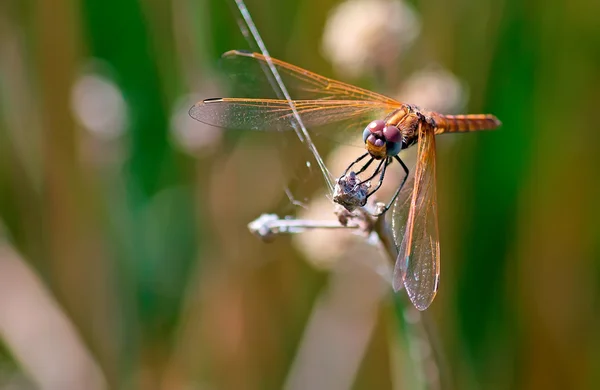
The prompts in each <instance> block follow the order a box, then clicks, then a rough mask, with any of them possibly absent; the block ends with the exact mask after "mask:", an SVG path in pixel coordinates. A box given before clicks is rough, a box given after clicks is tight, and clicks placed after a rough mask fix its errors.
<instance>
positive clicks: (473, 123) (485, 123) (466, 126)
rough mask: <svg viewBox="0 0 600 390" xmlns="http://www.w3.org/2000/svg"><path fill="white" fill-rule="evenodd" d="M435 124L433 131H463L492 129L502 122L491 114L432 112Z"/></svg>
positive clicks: (440, 132)
mask: <svg viewBox="0 0 600 390" xmlns="http://www.w3.org/2000/svg"><path fill="white" fill-rule="evenodd" d="M432 117H433V119H434V120H435V124H436V125H437V126H436V127H437V128H436V130H435V133H436V134H442V133H463V132H468V131H477V130H493V129H495V128H497V127H498V126H500V125H501V124H502V123H501V122H500V121H499V120H498V118H496V117H495V116H493V115H488V114H474V115H442V114H437V113H434V114H432Z"/></svg>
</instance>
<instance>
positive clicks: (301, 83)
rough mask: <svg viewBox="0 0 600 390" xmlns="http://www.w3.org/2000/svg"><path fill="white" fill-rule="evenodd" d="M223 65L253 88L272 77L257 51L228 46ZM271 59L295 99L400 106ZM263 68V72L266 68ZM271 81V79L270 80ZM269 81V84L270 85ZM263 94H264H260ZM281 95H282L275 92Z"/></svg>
mask: <svg viewBox="0 0 600 390" xmlns="http://www.w3.org/2000/svg"><path fill="white" fill-rule="evenodd" d="M223 62H224V67H225V69H226V70H227V72H228V73H230V75H231V76H232V77H234V79H235V81H236V82H239V83H249V84H250V85H249V87H250V89H252V90H256V89H257V88H256V86H257V85H256V83H260V82H262V83H263V84H264V81H266V80H268V78H269V77H272V74H271V72H270V71H269V70H268V62H267V60H266V58H265V57H264V56H263V55H262V54H260V53H251V52H247V51H240V50H231V51H228V52H226V53H225V54H223ZM271 62H272V63H273V65H274V66H275V68H276V69H277V71H278V73H279V74H280V75H281V78H282V81H283V83H284V84H285V86H286V88H287V89H288V90H289V92H290V96H291V97H292V99H295V100H322V99H327V100H359V101H371V102H378V103H381V104H383V105H389V106H399V105H400V103H399V102H398V101H396V100H394V99H392V98H389V97H387V96H384V95H381V94H379V93H376V92H372V91H369V90H366V89H363V88H359V87H356V86H354V85H350V84H346V83H343V82H341V81H337V80H333V79H330V78H327V77H324V76H321V75H318V74H316V73H314V72H311V71H309V70H306V69H302V68H300V67H298V66H295V65H292V64H288V63H287V62H284V61H281V60H278V59H275V58H272V57H271ZM265 71H266V72H265ZM269 82H270V83H271V81H269ZM271 87H272V85H270V88H271ZM262 97H264V96H262ZM278 98H279V99H283V96H278Z"/></svg>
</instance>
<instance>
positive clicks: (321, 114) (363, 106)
mask: <svg viewBox="0 0 600 390" xmlns="http://www.w3.org/2000/svg"><path fill="white" fill-rule="evenodd" d="M272 61H273V65H274V66H275V68H276V69H277V71H278V73H279V74H280V76H281V78H282V81H283V83H284V85H285V86H286V89H287V90H288V92H289V93H290V96H291V98H292V99H294V104H295V106H296V110H297V111H298V113H299V114H300V115H301V118H302V122H303V123H304V125H305V127H306V128H307V129H308V130H309V132H310V133H312V134H314V135H320V136H324V137H326V138H329V139H334V140H335V141H336V142H338V143H344V144H351V145H356V146H361V147H362V146H364V145H363V143H362V141H361V135H362V130H363V129H364V128H365V127H366V125H367V124H368V123H369V122H370V121H372V120H374V119H383V118H384V117H385V116H386V115H387V114H389V113H390V112H391V111H393V110H395V109H397V108H399V107H400V106H401V103H399V102H397V101H396V100H394V99H391V98H389V97H387V96H384V95H381V94H378V93H375V92H371V91H368V90H366V89H363V88H359V87H355V86H353V85H350V84H346V83H342V82H340V81H336V80H332V79H329V78H327V77H324V76H320V75H318V74H316V73H313V72H310V71H308V70H305V69H302V68H299V67H297V66H294V65H291V64H288V63H285V62H283V61H280V60H277V59H274V58H272ZM267 67H268V64H267V61H266V59H265V57H264V56H263V55H261V54H258V53H249V52H243V51H230V52H227V53H225V54H224V55H223V69H224V71H225V72H226V73H227V74H228V75H229V76H230V77H231V78H232V81H233V83H232V84H233V89H234V93H235V94H237V95H238V96H240V98H224V99H208V100H205V101H203V102H199V103H197V104H196V105H194V106H193V107H192V108H191V109H190V116H192V117H193V118H194V119H197V120H199V121H200V122H203V123H207V124H209V125H213V126H219V127H225V128H233V129H249V130H289V129H292V123H294V121H295V120H294V117H293V112H292V109H291V108H290V106H289V104H288V102H287V100H285V99H284V97H283V96H280V94H277V93H276V92H277V91H278V90H279V88H277V87H276V83H275V81H274V80H273V75H272V74H271V72H270V71H269V70H268V68H267ZM274 86H275V87H274ZM241 97H243V98H241ZM330 124H334V125H335V126H329V125H330Z"/></svg>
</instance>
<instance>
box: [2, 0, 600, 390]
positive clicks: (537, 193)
mask: <svg viewBox="0 0 600 390" xmlns="http://www.w3.org/2000/svg"><path fill="white" fill-rule="evenodd" d="M232 3H233V2H224V1H220V0H211V1H209V0H198V1H187V0H176V1H173V2H166V1H154V2H138V1H135V0H122V1H116V0H109V1H99V0H84V1H81V2H76V1H67V0H58V1H55V2H31V1H16V0H8V1H4V2H2V3H1V4H0V15H1V16H0V50H1V51H2V53H0V222H1V225H4V228H3V229H2V230H4V232H3V233H2V235H3V236H4V237H5V240H4V241H6V243H5V245H8V246H10V247H13V248H15V250H17V251H18V253H19V254H20V256H21V257H22V259H23V261H24V262H25V263H26V264H27V265H29V266H31V267H32V269H33V270H34V271H35V273H36V274H37V275H39V277H40V278H41V280H42V282H43V284H44V285H45V286H46V287H47V288H48V291H49V294H50V296H51V297H52V298H53V299H55V300H56V302H57V303H58V308H59V311H60V312H61V313H63V315H64V317H65V318H67V319H68V321H69V322H70V323H71V324H72V325H73V327H74V329H75V333H76V334H77V335H78V337H80V343H81V345H82V346H83V348H84V350H86V351H88V353H89V354H90V356H91V357H92V361H93V362H95V363H96V364H97V365H98V367H99V368H100V371H101V373H102V375H103V377H104V379H105V380H106V383H107V385H106V386H108V388H127V389H128V388H140V389H191V388H194V389H195V388H199V389H200V388H218V389H221V388H249V389H258V388H261V389H263V388H264V389H276V388H281V387H283V386H284V385H285V384H287V387H288V388H294V387H300V388H302V387H303V386H301V385H298V383H302V382H294V378H302V375H303V374H302V372H303V371H302V367H304V366H302V364H303V362H304V363H305V362H306V361H305V360H303V358H304V357H307V356H308V357H310V358H312V359H314V360H315V362H314V363H315V365H316V367H317V368H318V367H319V366H321V367H322V369H323V370H324V371H325V372H327V369H330V368H331V378H329V379H327V380H324V382H322V383H325V384H328V386H327V388H332V387H333V388H344V386H343V385H341V383H348V387H354V388H391V387H393V388H419V387H423V386H426V381H425V382H423V381H422V378H421V379H419V378H418V375H419V374H418V371H419V368H418V366H419V364H420V363H419V361H418V360H415V358H414V354H413V353H412V352H414V351H412V352H411V350H410V338H411V337H412V336H411V333H410V332H411V331H410V329H409V328H410V326H411V325H410V319H409V320H408V323H407V322H405V321H406V317H404V314H405V313H404V312H403V310H404V309H403V308H404V307H405V306H404V305H405V302H403V301H404V298H403V297H402V296H401V295H400V296H397V297H396V299H394V300H392V299H390V296H391V294H385V295H384V296H385V297H386V298H384V299H382V300H380V299H379V298H378V297H379V295H378V293H377V292H376V291H378V290H377V288H376V287H373V286H377V283H375V282H373V281H368V282H365V280H367V279H360V277H358V276H357V278H358V279H356V280H359V281H360V282H358V283H357V284H356V285H353V286H352V287H351V288H349V289H348V290H343V289H342V287H339V288H340V289H342V290H340V291H346V292H348V291H355V292H356V291H358V292H360V289H361V288H365V294H364V295H365V296H368V297H376V298H373V300H374V301H375V302H380V301H381V303H380V304H376V310H374V311H373V310H371V311H368V310H367V311H365V312H366V313H369V314H368V315H364V316H363V315H357V314H356V313H354V312H352V313H351V314H348V313H346V312H344V315H348V318H349V320H348V323H347V325H348V326H347V327H345V325H346V323H344V322H343V321H341V322H340V323H338V324H337V328H339V332H334V333H333V334H332V336H331V338H334V337H333V336H339V335H342V334H346V335H348V337H349V339H350V340H353V339H356V340H360V337H363V336H364V335H365V334H366V335H367V336H368V337H367V339H366V341H365V346H364V349H361V351H362V352H361V353H363V354H364V355H357V357H356V360H357V362H356V365H357V366H356V367H355V369H354V370H353V371H351V374H348V375H349V377H348V378H345V379H344V380H342V379H341V378H342V374H341V371H336V370H335V369H333V368H339V367H342V366H343V367H347V366H352V364H353V363H348V365H347V366H345V365H342V363H339V364H338V363H337V362H336V361H334V360H335V357H336V356H337V357H338V358H339V359H340V361H341V360H343V359H349V361H350V360H352V359H351V356H348V354H350V355H351V354H352V352H350V351H354V350H355V349H350V348H355V347H356V348H359V347H357V346H355V345H354V344H353V345H349V346H348V348H349V349H348V352H346V351H345V350H341V351H337V352H339V353H338V354H336V351H329V350H325V349H326V347H324V349H323V350H321V351H319V350H318V349H317V352H316V354H314V355H311V354H310V353H309V352H306V351H310V349H309V347H308V346H310V345H311V344H310V338H309V335H311V334H313V333H311V332H312V331H313V330H314V329H312V328H311V326H310V325H309V324H314V323H316V322H311V321H312V320H314V319H315V318H318V316H319V313H320V311H319V308H321V307H323V308H325V307H329V308H330V309H331V308H332V307H333V308H334V310H333V311H335V309H336V308H339V307H341V306H335V302H338V301H336V296H337V295H335V291H338V290H336V287H335V286H336V285H337V284H336V283H338V282H337V281H338V280H340V279H339V278H340V276H339V275H340V274H339V273H337V272H336V271H332V272H331V274H330V273H328V272H325V271H322V270H319V269H316V268H314V267H312V266H311V265H310V264H311V263H310V259H308V260H309V262H306V261H305V260H307V259H305V254H303V253H302V251H299V250H297V249H294V247H293V245H292V241H291V240H289V239H287V238H281V239H278V240H277V241H276V242H275V243H273V244H272V245H268V246H267V245H263V244H262V243H260V242H258V240H256V239H255V238H254V237H252V236H251V235H250V233H249V232H248V231H247V228H246V224H247V223H248V222H250V221H251V220H253V219H254V218H256V217H258V215H260V214H261V213H263V212H271V211H277V209H278V208H279V206H278V205H281V203H282V201H283V202H286V199H287V198H286V197H285V194H283V192H282V191H281V190H280V188H282V187H283V183H282V179H281V178H280V177H279V174H278V173H277V172H279V171H278V169H279V168H278V166H279V164H280V160H278V158H277V156H276V154H275V153H271V152H270V150H269V148H268V147H269V145H270V144H269V140H265V139H264V138H260V137H261V135H254V134H244V133H233V132H226V133H225V134H222V133H221V131H220V130H215V129H209V128H207V127H204V126H203V125H202V124H199V123H198V122H195V121H193V120H192V119H191V118H189V117H187V109H188V108H189V107H190V106H191V105H192V104H193V102H194V100H197V99H202V98H208V97H213V96H219V95H220V94H226V93H227V91H228V89H229V86H228V85H227V84H226V78H225V77H224V76H223V75H222V74H221V73H220V71H219V63H220V61H219V57H220V55H221V53H223V52H225V51H227V50H231V49H247V48H248V44H247V43H246V41H245V40H244V38H243V36H242V34H241V33H240V31H239V28H238V26H237V24H236V16H235V15H236V14H235V10H234V8H233V7H232ZM247 3H248V8H249V10H250V12H251V13H252V16H253V17H254V20H255V22H256V24H257V26H258V28H259V30H260V32H261V34H262V36H263V38H264V39H265V43H266V44H267V46H268V48H269V50H270V52H271V54H272V55H273V56H274V57H277V58H280V59H282V60H285V61H288V62H291V63H294V64H297V65H299V66H302V67H305V68H307V69H311V70H313V71H316V72H318V73H321V74H323V75H327V76H332V77H335V78H341V79H344V80H346V81H349V82H353V83H357V84H360V85H362V86H364V87H367V88H372V89H375V90H378V91H380V92H384V93H388V94H394V93H396V92H395V91H397V90H398V88H399V85H401V83H402V82H403V81H405V80H407V79H408V78H409V76H410V75H411V74H412V73H413V72H415V71H418V70H419V69H421V68H424V67H427V66H429V65H430V64H432V63H434V64H437V65H439V66H441V67H444V68H445V69H448V70H449V71H450V72H452V73H453V74H454V75H456V77H457V78H458V79H459V80H460V81H461V82H462V83H463V85H464V86H465V87H466V91H467V92H466V95H467V97H468V100H467V105H466V107H464V110H465V111H468V112H489V113H493V114H495V115H497V116H498V117H499V118H500V119H501V120H502V122H503V127H502V128H501V129H500V130H499V131H496V132H491V133H474V134H467V135H451V136H446V137H440V141H439V143H438V146H439V147H438V149H439V154H438V156H437V158H438V167H439V168H438V202H439V207H438V208H439V212H440V232H441V246H442V269H443V272H442V283H441V289H440V292H439V294H438V296H437V298H436V300H435V302H434V304H433V305H432V307H431V308H430V309H429V310H428V312H427V313H426V317H427V319H428V323H429V324H430V325H429V326H431V327H432V328H435V330H433V334H434V340H433V343H434V349H435V351H434V355H435V354H439V355H440V356H436V359H437V361H438V365H439V367H438V368H437V369H438V370H440V371H441V373H440V375H441V377H442V379H441V380H442V381H441V386H442V388H457V389H471V388H472V389H478V388H484V389H488V388H493V389H504V388H507V389H508V388H510V389H538V388H544V389H550V388H561V389H562V388H571V389H589V388H598V387H599V386H600V375H599V374H598V373H599V372H600V364H599V362H600V354H599V353H598V351H599V350H600V333H598V329H600V315H599V314H598V313H600V304H599V300H598V297H599V296H600V228H599V227H598V221H599V220H600V204H599V203H598V199H600V182H599V181H598V180H597V172H598V167H600V154H599V153H598V152H597V151H596V150H595V149H596V148H597V145H598V144H600V142H598V141H600V130H599V129H598V120H597V112H596V111H597V109H598V104H599V103H600V99H599V98H598V92H597V91H598V89H599V88H598V87H599V86H600V73H599V72H598V69H600V2H592V1H585V0H575V1H566V0H553V1H548V2H537V3H536V2H521V1H518V0H504V1H499V2H498V1H490V0H485V1H471V2H461V1H441V0H435V1H427V2H416V1H410V2H408V3H410V4H411V5H412V6H413V7H414V8H415V10H416V12H417V13H418V15H419V18H420V21H421V33H420V35H419V37H418V38H417V40H416V41H415V42H414V43H413V44H412V45H411V46H410V48H408V49H407V50H406V51H405V52H402V53H401V54H402V55H401V56H400V58H399V60H398V61H397V62H394V63H393V64H392V65H391V67H388V68H385V69H383V71H382V70H381V69H375V70H374V71H372V72H371V71H365V72H364V74H362V75H361V76H360V77H358V78H356V79H354V80H353V79H351V78H350V79H348V78H346V77H345V76H344V75H343V74H342V73H343V72H339V69H336V68H335V67H334V66H332V65H331V64H330V62H329V61H328V58H327V53H322V49H321V39H322V35H323V29H324V26H325V24H326V22H327V20H328V18H330V17H331V12H332V9H333V8H334V7H335V6H336V5H337V4H338V2H337V1H332V0H327V1H315V0H290V1H276V0H248V2H247ZM386 23H390V24H393V23H394V21H393V20H390V21H387V22H386ZM85 77H93V80H97V81H98V80H99V81H98V82H100V83H101V85H103V86H105V88H109V87H106V86H107V85H108V86H110V85H113V84H114V85H115V86H116V90H117V92H118V94H120V95H121V97H122V99H123V102H124V108H123V110H124V111H123V112H124V116H125V119H124V120H123V122H122V125H121V127H122V128H119V125H118V124H117V125H114V128H113V129H112V130H111V129H109V130H106V129H105V130H106V131H105V132H102V130H100V131H90V130H89V127H90V125H89V124H88V123H86V118H85V115H88V114H89V115H91V116H92V117H94V118H95V119H94V120H96V121H99V123H104V122H102V121H103V120H109V119H110V120H112V119H111V118H112V117H110V112H111V111H110V110H109V109H110V108H111V107H112V106H111V105H110V104H109V103H110V102H109V103H106V104H109V105H108V106H106V105H103V104H105V103H103V102H100V103H98V101H97V100H93V99H92V100H91V101H92V106H91V108H89V107H88V108H86V107H85V104H86V102H85V101H83V100H82V101H77V99H74V98H73V96H74V92H73V91H74V89H75V88H76V86H77V85H80V83H81V82H82V80H83V79H85ZM111 83H112V84H111ZM90 94H91V95H92V96H96V97H95V98H96V99H101V97H97V96H99V95H94V91H91V92H90ZM94 102H95V103H94ZM96 103H97V104H98V105H94V104H96ZM82 107H83V108H82ZM98 107H99V108H107V107H108V109H107V110H106V111H105V112H97V111H94V110H96V109H97V108H98ZM86 109H87V111H85V110H86ZM82 110H83V111H82ZM90 110H92V111H90ZM82 112H83V114H82ZM86 113H87V114H86ZM90 113H91V114H90ZM109 117H110V118H109ZM115 120H116V119H115ZM111 123H112V122H111ZM115 123H116V122H115ZM105 127H106V126H105ZM209 133H210V134H216V136H215V138H206V139H205V140H203V139H202V137H200V141H197V142H198V143H196V144H194V143H193V142H192V143H189V142H188V141H189V140H190V139H192V140H193V139H197V138H193V137H192V136H193V135H194V134H195V135H196V136H197V135H198V134H201V135H205V134H209ZM190 134H191V135H190ZM190 137H191V138H190ZM263 137H264V136H263ZM186 142H187V143H186ZM354 158H355V157H353V156H349V157H348V161H350V160H351V159H354ZM332 173H333V174H334V175H335V174H337V172H335V171H334V172H332ZM259 190H260V191H259ZM3 245H4V244H3ZM341 260H342V261H343V259H341ZM2 261H3V259H2V258H0V264H3V263H1V262H2ZM354 272H356V271H354ZM367 272H370V271H368V270H365V269H362V270H361V271H360V272H359V273H367ZM342 274H343V272H342ZM336 275H337V276H336ZM361 277H365V276H361ZM367 278H368V277H367ZM352 280H354V279H352ZM363 282H364V283H365V285H364V286H363V285H362V283H363ZM369 283H371V284H369ZM369 286H370V287H369ZM345 288H348V287H345ZM369 288H370V289H371V290H369ZM17 290H18V289H17ZM24 290H25V287H23V291H24ZM367 290H368V291H367ZM20 294H21V291H13V292H11V293H10V295H11V296H14V297H18V296H19V295H20ZM369 294H370V295H369ZM400 294H403V293H402V292H401V293H400ZM341 296H342V297H343V296H344V294H341ZM349 296H350V295H349ZM357 296H360V294H359V295H357ZM352 297H356V296H355V295H352ZM365 299H366V298H365ZM369 299H370V298H369ZM342 301H343V300H342ZM6 302H7V300H0V312H2V313H4V312H6V313H12V312H9V311H6V310H4V309H3V308H2V305H5V303H6ZM347 304H350V305H351V306H352V305H354V304H355V302H354V301H353V300H350V302H348V303H347ZM362 304H364V302H362V301H360V300H359V301H357V302H356V306H357V307H362V306H361V305H362ZM321 305H322V306H321ZM328 305H329V306H328ZM365 305H366V304H365ZM367 306H368V305H366V306H365V307H367ZM5 308H6V306H5ZM22 309H23V311H25V312H26V311H27V306H26V305H25V306H24V307H23V308H22ZM323 310H325V309H323ZM340 310H341V309H340ZM357 310H358V309H357ZM357 312H358V313H362V312H360V311H357ZM394 312H396V313H398V314H400V315H398V316H396V317H395V316H394V315H392V313H394ZM10 318H11V316H0V335H2V337H3V339H4V340H5V341H6V342H5V343H4V344H2V349H1V355H0V375H1V376H5V378H0V385H1V386H6V388H16V387H10V386H11V383H12V386H18V384H23V383H25V382H23V381H21V380H20V381H18V382H11V378H13V377H14V373H15V372H17V371H18V370H22V371H23V376H31V377H32V378H34V380H33V381H34V382H36V383H38V384H40V380H41V379H40V378H41V377H40V376H38V374H37V373H38V372H37V371H36V369H35V367H37V366H35V365H34V364H32V362H31V361H28V360H27V358H26V357H25V355H21V354H20V353H12V352H11V348H17V347H15V345H18V344H15V343H17V342H18V340H16V339H12V338H11V337H12V336H10V335H11V334H12V333H9V332H8V331H5V329H6V328H4V323H3V321H9V320H10ZM30 318H31V323H32V324H38V325H39V326H40V327H43V324H44V318H39V315H38V316H37V317H36V316H35V313H34V312H33V311H32V313H31V317H30ZM342 318H346V317H344V316H342ZM350 318H352V319H353V320H350ZM354 320H355V321H356V322H352V321H354ZM361 321H366V322H364V323H363V322H361ZM369 321H372V323H371V322H369ZM356 324H362V325H361V326H362V327H360V326H358V325H356ZM369 324H371V325H369ZM354 325H356V326H354ZM361 329H362V330H361ZM364 329H370V330H368V331H366V330H364ZM353 332H357V333H356V337H355V338H354V333H353ZM361 332H362V333H361ZM317 334H318V329H317ZM325 334H327V333H325ZM307 335H308V336H307ZM57 337H58V336H57ZM340 337H341V336H340ZM365 337H366V336H365ZM56 340H60V339H59V338H57V339H56ZM325 340H327V338H325ZM357 343H358V341H357ZM324 345H325V344H324ZM34 347H35V345H34V346H30V348H34ZM304 348H307V349H306V350H305V349H304ZM34 349H35V348H34ZM59 349H60V348H59ZM357 350H358V349H357ZM60 353H61V351H60V350H57V351H56V359H57V360H60ZM313 353H314V351H313ZM321 354H322V356H321ZM345 355H346V356H345ZM411 356H412V360H411ZM320 359H322V360H323V361H321V360H320ZM327 359H332V360H327ZM309 360H310V359H309ZM65 361H67V360H65ZM402 362H404V363H402ZM344 364H345V363H344ZM329 365H331V367H330V366H329ZM42 366H43V365H42ZM307 367H310V365H308V366H307ZM42 371H43V370H42ZM74 371H75V370H73V372H74ZM304 374H306V375H309V376H310V375H312V371H310V370H309V371H308V372H304ZM430 374H431V373H430V372H429V371H427V369H425V375H430ZM296 375H298V376H296ZM315 375H316V374H315ZM431 375H433V376H435V374H431ZM338 379H339V380H340V381H339V382H336V380H338ZM15 383H17V384H15ZM87 383H91V382H87ZM306 383H314V382H310V381H308V382H306ZM42 385H43V383H42ZM40 386H41V385H40ZM90 386H91V385H90ZM41 387H43V386H41ZM45 388H49V387H45ZM65 388H68V387H65ZM71 388H77V387H74V386H72V387H71ZM90 388H102V386H100V387H90Z"/></svg>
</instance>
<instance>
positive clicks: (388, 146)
mask: <svg viewBox="0 0 600 390" xmlns="http://www.w3.org/2000/svg"><path fill="white" fill-rule="evenodd" d="M363 141H364V142H365V148H366V149H367V151H368V152H369V154H370V155H371V156H373V157H374V158H375V159H377V160H381V159H383V158H385V157H389V156H395V155H397V154H398V153H399V152H400V149H401V148H402V134H401V133H400V130H399V129H398V128H397V127H396V126H391V125H387V126H386V123H385V121H382V120H380V119H378V120H374V121H373V122H371V123H369V124H368V125H367V127H366V128H365V130H364V131H363Z"/></svg>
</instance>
